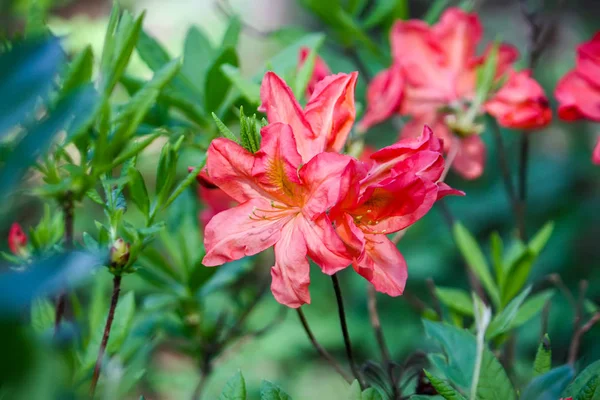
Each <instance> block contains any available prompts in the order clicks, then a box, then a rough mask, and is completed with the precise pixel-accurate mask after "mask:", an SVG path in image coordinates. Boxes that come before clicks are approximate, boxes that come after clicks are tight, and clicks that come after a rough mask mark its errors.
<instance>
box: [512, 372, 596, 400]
mask: <svg viewBox="0 0 600 400" xmlns="http://www.w3.org/2000/svg"><path fill="white" fill-rule="evenodd" d="M574 375H575V371H574V370H573V367H572V366H570V365H563V366H562V367H558V368H554V369H553V370H550V371H549V372H547V373H545V374H544V375H540V376H538V377H536V378H534V379H533V380H532V381H531V382H529V385H527V386H526V387H525V388H524V389H523V392H522V394H521V398H520V400H546V399H548V400H550V399H552V400H554V399H558V398H560V397H561V393H562V392H563V390H565V387H567V385H568V384H569V382H571V380H572V379H573V376H574ZM586 382H587V381H586Z"/></svg>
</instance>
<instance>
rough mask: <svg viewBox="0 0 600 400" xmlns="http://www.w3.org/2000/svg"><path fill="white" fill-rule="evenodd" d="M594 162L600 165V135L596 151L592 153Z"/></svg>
mask: <svg viewBox="0 0 600 400" xmlns="http://www.w3.org/2000/svg"><path fill="white" fill-rule="evenodd" d="M592 162H593V163H594V164H596V165H600V137H599V138H598V141H597V142H596V147H594V152H593V153H592Z"/></svg>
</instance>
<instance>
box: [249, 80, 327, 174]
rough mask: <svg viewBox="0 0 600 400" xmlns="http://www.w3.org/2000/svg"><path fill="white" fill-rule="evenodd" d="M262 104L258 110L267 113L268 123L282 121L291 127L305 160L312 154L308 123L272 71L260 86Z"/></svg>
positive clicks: (312, 137) (286, 89) (290, 92)
mask: <svg viewBox="0 0 600 400" xmlns="http://www.w3.org/2000/svg"><path fill="white" fill-rule="evenodd" d="M260 100H261V102H262V104H261V105H260V107H259V109H258V110H259V111H261V112H265V113H266V114H267V119H268V120H269V123H276V122H282V123H284V124H288V125H290V126H291V127H292V130H293V132H294V136H295V138H296V143H297V145H298V152H299V153H300V154H301V155H302V158H303V160H304V161H305V162H306V161H308V160H309V159H310V158H311V157H312V156H313V154H312V150H311V146H312V144H311V141H312V140H314V139H315V137H316V136H315V134H314V133H313V132H312V129H311V127H310V124H309V123H308V121H307V120H306V118H305V117H304V113H303V111H302V108H301V107H300V104H298V101H296V98H295V97H294V94H293V93H292V90H291V89H290V88H289V87H288V85H287V84H286V83H285V82H284V81H283V79H281V78H280V77H278V76H277V75H276V74H275V73H274V72H267V73H266V74H265V77H264V78H263V81H262V85H261V87H260Z"/></svg>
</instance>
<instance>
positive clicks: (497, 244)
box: [490, 231, 506, 288]
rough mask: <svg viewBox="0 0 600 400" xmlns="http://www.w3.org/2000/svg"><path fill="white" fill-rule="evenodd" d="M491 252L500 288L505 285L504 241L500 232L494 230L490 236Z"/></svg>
mask: <svg viewBox="0 0 600 400" xmlns="http://www.w3.org/2000/svg"><path fill="white" fill-rule="evenodd" d="M490 252H491V257H492V265H493V267H494V271H495V272H496V282H497V283H498V286H499V287H500V288H502V287H504V282H505V278H506V275H505V274H504V263H503V261H502V259H503V257H502V254H503V253H504V243H503V242H502V237H500V234H499V233H498V232H495V231H494V232H492V234H491V236H490Z"/></svg>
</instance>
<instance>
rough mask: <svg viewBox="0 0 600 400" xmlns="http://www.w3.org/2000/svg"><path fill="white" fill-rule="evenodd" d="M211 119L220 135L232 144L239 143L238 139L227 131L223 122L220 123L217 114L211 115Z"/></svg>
mask: <svg viewBox="0 0 600 400" xmlns="http://www.w3.org/2000/svg"><path fill="white" fill-rule="evenodd" d="M212 117H213V119H214V120H215V124H217V128H218V129H219V132H221V135H223V137H224V138H227V139H229V140H231V141H233V142H236V143H238V144H239V143H240V141H239V139H238V138H237V137H236V136H235V135H234V134H233V132H231V131H230V130H229V128H228V127H227V125H225V124H224V123H223V121H221V120H220V119H219V117H217V114H215V113H212Z"/></svg>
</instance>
